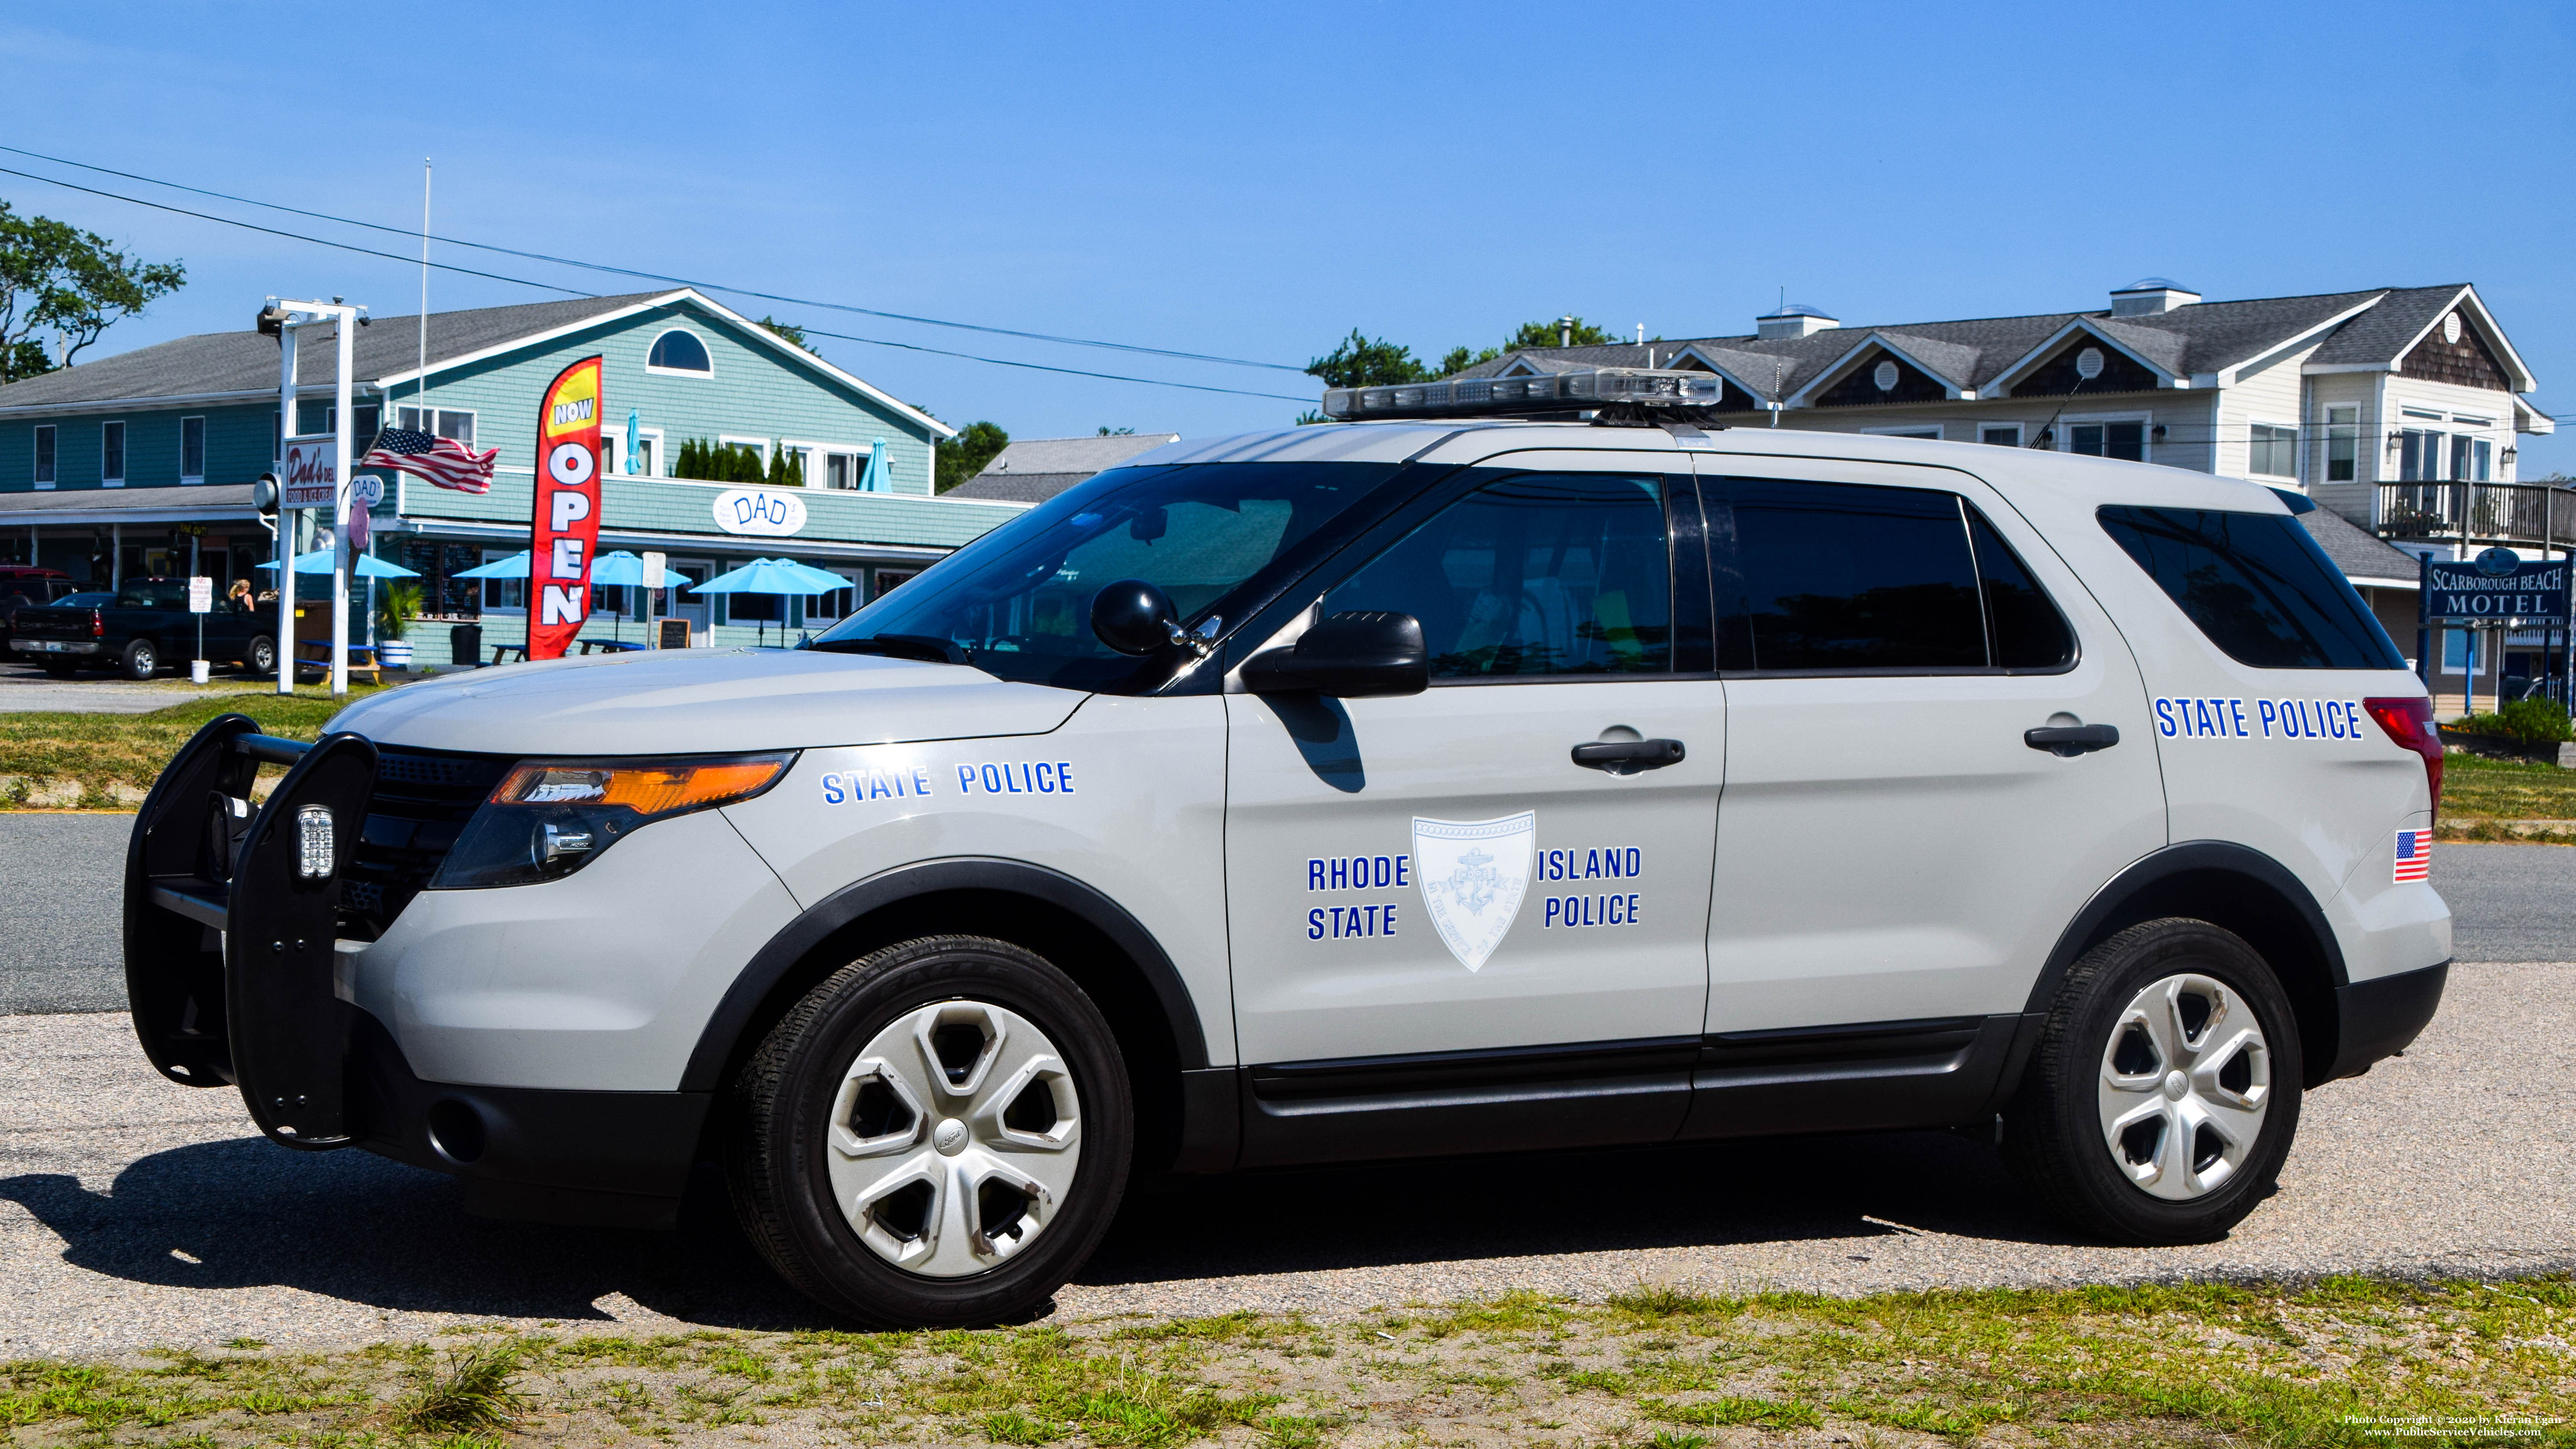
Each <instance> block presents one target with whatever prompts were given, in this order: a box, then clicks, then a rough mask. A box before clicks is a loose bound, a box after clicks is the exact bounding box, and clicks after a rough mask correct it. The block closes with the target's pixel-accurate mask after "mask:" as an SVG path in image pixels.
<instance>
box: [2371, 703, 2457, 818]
mask: <svg viewBox="0 0 2576 1449" xmlns="http://www.w3.org/2000/svg"><path fill="white" fill-rule="evenodd" d="M2361 707H2362V708H2363V709H2366V710H2368V711H2370V717H2371V718H2372V719H2375V720H2377V721H2379V727H2380V728H2381V729H2383V730H2386V731H2388V737H2389V738H2390V739H2392V740H2395V741H2396V742H2397V743H2398V744H2399V745H2400V746H2402V747H2404V748H2406V749H2410V750H2413V751H2414V752H2415V753H2417V754H2419V755H2422V756H2423V757H2424V783H2425V784H2427V785H2430V786H2431V787H2433V814H2434V816H2435V818H2436V819H2438V818H2440V816H2441V813H2442V736H2441V734H2440V733H2439V732H2438V731H2436V730H2435V729H2434V728H2433V701H2431V700H2429V699H2419V698H2406V699H2365V700H2363V701H2362V702H2361Z"/></svg>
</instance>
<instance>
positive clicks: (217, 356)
mask: <svg viewBox="0 0 2576 1449" xmlns="http://www.w3.org/2000/svg"><path fill="white" fill-rule="evenodd" d="M295 336H296V383H297V386H296V395H297V402H296V417H295V419H294V426H293V429H292V431H293V432H294V433H297V434H307V433H324V432H329V431H330V430H331V429H332V428H333V427H335V426H336V423H337V419H336V418H335V416H334V415H333V407H334V392H335V388H336V382H337V379H336V378H335V377H334V375H333V369H334V365H335V357H336V351H337V346H338V341H337V338H336V336H335V335H334V329H333V328H332V327H331V326H330V325H328V324H323V325H317V326H310V327H304V328H300V329H298V330H297V332H296V334H295ZM354 341H355V356H356V367H355V369H354V371H355V373H356V378H355V382H354V389H353V392H352V399H353V401H352V412H353V413H354V414H355V416H354V419H353V423H354V428H355V437H356V440H357V444H358V449H359V451H360V452H361V453H363V452H364V450H365V446H366V443H367V441H368V440H369V439H370V438H371V437H373V435H374V434H375V432H376V430H377V428H378V427H380V426H381V427H395V426H400V427H407V428H420V429H423V430H426V431H429V432H434V433H437V434H439V435H441V436H444V437H450V438H454V439H456V440H458V441H459V442H462V443H466V444H468V445H470V446H471V447H473V448H474V449H475V450H476V451H477V452H481V451H483V450H485V449H498V450H499V454H500V456H499V458H498V459H497V460H496V468H495V472H494V476H493V480H492V491H491V492H490V493H488V494H470V493H460V492H456V491H453V490H449V489H444V488H437V487H433V486H431V485H430V484H428V483H426V482H423V481H422V480H420V479H417V478H413V477H410V476H408V475H405V474H400V473H394V472H391V471H389V470H376V469H363V468H362V469H358V470H356V471H358V472H360V473H362V474H364V473H371V472H372V473H376V474H377V476H380V477H382V478H383V479H384V481H385V488H384V500H383V502H382V503H380V504H379V505H378V506H377V507H376V509H375V510H374V512H373V513H372V515H371V517H370V522H371V524H372V531H373V533H374V539H373V541H372V544H373V550H374V552H375V554H376V556H377V557H379V558H381V559H384V560H386V561H388V562H392V563H398V564H400V565H402V566H403V567H405V568H409V569H412V570H414V571H415V572H417V573H419V574H420V575H421V576H422V577H421V579H420V580H419V583H420V585H421V588H422V590H423V594H424V602H423V608H424V611H425V615H426V617H424V618H423V619H422V620H421V621H420V622H418V623H416V624H415V625H414V627H413V628H412V630H411V633H410V637H411V638H412V640H413V641H414V643H415V644H416V645H417V647H418V649H419V651H420V652H419V657H420V658H421V660H422V661H423V662H424V663H427V664H445V663H449V662H451V660H450V656H449V652H448V651H449V645H450V638H451V632H452V631H451V630H450V629H449V628H448V627H446V626H448V625H450V624H455V623H478V624H480V625H481V626H482V642H483V644H484V647H485V652H484V655H483V657H484V658H485V659H486V660H487V661H488V660H489V659H490V657H491V655H490V648H491V646H493V645H495V644H500V645H511V644H518V643H521V642H524V640H525V638H526V619H527V597H528V596H527V583H526V581H525V580H524V579H495V580H477V579H464V578H458V577H457V575H458V574H460V573H462V572H464V571H465V570H467V569H471V568H474V567H477V566H478V565H481V564H485V563H489V562H494V561H497V560H500V559H504V558H507V557H509V556H510V555H512V554H515V553H518V552H520V551H522V550H524V549H525V548H527V546H528V510H529V504H530V496H531V493H532V491H533V485H534V463H535V437H536V426H537V416H536V414H537V404H538V400H539V398H540V397H541V396H542V394H543V393H544V391H545V388H546V385H547V384H548V383H549V382H551V381H553V379H554V377H555V375H556V374H557V373H558V372H560V371H562V370H563V368H564V367H565V366H567V365H568V364H570V363H573V362H575V361H578V360H579V359H581V358H584V357H588V356H591V355H593V354H599V355H601V356H603V357H605V358H606V360H607V361H606V371H605V374H604V378H603V388H604V390H605V394H606V396H605V400H604V401H605V409H604V423H605V426H604V428H603V430H602V431H603V439H604V445H605V454H606V456H605V459H604V462H605V466H606V476H605V480H604V482H603V485H602V514H601V522H600V532H599V547H600V550H601V552H603V553H605V552H608V551H611V550H615V549H626V550H630V551H633V552H636V553H643V552H648V551H651V552H659V553H662V554H664V555H666V556H667V557H668V559H669V561H670V563H669V567H670V570H671V573H672V574H673V575H674V576H675V579H677V580H681V581H701V582H702V581H704V580H706V579H708V578H710V577H712V576H714V575H715V574H718V573H722V572H724V571H725V570H727V569H731V568H734V567H736V566H738V565H740V564H744V563H747V562H749V561H750V560H752V559H753V558H793V559H795V560H796V561H798V562H800V563H804V564H809V565H812V566H814V567H816V568H821V569H824V570H827V571H829V572H832V573H835V574H838V575H840V576H841V577H842V578H844V579H847V580H848V581H849V586H848V587H847V588H846V589H842V590H838V591H835V592H831V593H825V594H818V595H815V596H813V597H810V598H777V597H772V596H769V595H762V594H732V595H691V594H689V593H687V592H686V591H685V590H684V589H680V588H672V589H668V590H665V591H664V592H663V593H662V594H661V595H660V596H659V598H658V599H656V600H652V601H647V600H644V599H642V598H640V597H639V595H640V594H641V593H642V591H641V590H639V589H627V588H600V589H595V590H593V591H592V601H591V602H592V613H591V621H590V623H589V625H588V626H587V627H586V628H585V629H584V630H583V637H584V638H598V639H610V638H616V637H622V638H624V639H625V640H627V641H629V642H635V641H638V640H640V639H641V638H642V637H643V630H642V628H641V625H640V620H641V618H642V617H643V612H644V609H645V606H646V604H647V603H648V602H649V603H651V604H652V606H653V607H652V613H653V614H655V615H656V616H659V617H666V618H667V617H680V618H685V619H687V620H688V621H689V624H690V637H691V642H692V643H693V644H700V645H731V644H736V643H743V644H748V643H751V642H753V641H754V640H755V639H758V638H761V637H766V638H767V639H768V640H770V641H771V642H776V641H778V640H779V639H780V638H781V637H782V633H783V635H784V637H785V638H787V639H788V640H790V641H792V640H793V639H794V638H795V637H796V636H797V635H798V634H799V633H800V632H808V631H812V630H817V629H821V628H823V627H826V626H828V625H830V624H831V623H833V622H834V621H836V620H838V619H839V618H841V617H842V616H843V615H845V614H847V613H848V612H849V611H851V610H853V609H855V608H857V607H858V606H859V605H860V604H862V603H864V602H866V601H868V600H870V599H873V598H874V597H876V596H877V595H878V594H880V593H882V592H884V591H885V590H887V589H890V588H893V587H895V586H897V585H899V584H901V583H902V582H903V581H904V580H906V579H909V578H910V577H912V576H913V575H914V574H916V573H918V572H920V571H921V570H922V569H923V568H925V567H927V566H928V565H929V564H930V563H931V562H932V561H934V560H936V559H938V558H940V557H941V556H943V555H945V554H946V553H948V552H949V551H951V550H953V549H955V548H957V547H958V546H959V545H961V544H964V543H966V542H968V541H969V540H972V539H974V538H976V537H977V536H979V535H981V534H982V533H984V532H985V531H986V530H987V529H990V528H993V527H994V526H996V525H998V524H1000V523H1001V522H1002V521H1003V520H1005V519H1007V518H1010V517H1012V516H1013V515H1015V514H1017V513H1019V512H1020V511H1022V510H1023V509H1025V508H1027V507H1028V506H1029V505H1028V504H1026V503H1024V502H1017V501H1011V500H1002V499H970V498H941V497H936V496H934V495H933V488H932V474H933V470H932V449H933V444H934V442H935V441H937V440H938V439H942V438H946V437H950V436H953V435H954V430H953V429H951V428H949V427H948V426H947V425H945V424H943V423H941V422H940V421H939V420H938V419H936V418H933V417H931V416H930V415H929V414H927V413H924V412H922V411H920V410H919V409H917V408H914V407H911V406H908V405H906V404H905V403H903V402H900V401H898V400H897V399H895V398H894V397H892V396H890V395H889V394H887V393H886V392H884V391H883V390H881V389H879V388H877V387H875V386H873V385H871V384H870V383H868V382H866V381H865V380H863V379H861V378H858V377H855V376H853V375H851V374H850V373H848V372H845V371H843V370H841V369H840V368H838V367H835V366H833V365H832V364H831V363H829V362H827V361H825V360H824V359H822V358H820V357H817V356H815V355H814V354H813V353H810V352H808V351H806V350H805V349H803V348H801V347H798V346H796V345H795V344H794V343H792V342H789V341H787V340H786V339H784V338H782V337H779V336H777V335H776V334H774V333H772V332H770V331H769V330H768V329H766V328H764V327H761V326H760V325H758V324H757V323H755V322H752V321H751V320H749V319H747V318H745V317H743V316H741V315H740V314H738V313H736V312H734V311H732V310H730V309H728V308H726V307H724V306H722V305H720V304H718V303H716V302H714V301H712V300H710V299H708V298H706V297H704V296H701V295H700V294H698V293H697V292H695V291H690V290H686V289H682V290H676V291H667V292H652V293H636V294H633V295H628V296H619V297H597V298H584V299H581V300H578V301H564V302H538V303H532V304H529V305H525V306H516V307H486V308H478V309H475V310H471V311H459V312H437V313H432V314H431V315H430V317H429V319H428V338H427V355H428V362H427V366H426V368H424V367H423V366H422V364H421V360H420V359H421V351H422V337H421V334H420V319H419V318H417V317H382V318H377V319H376V320H375V321H374V322H373V323H372V324H371V325H369V326H366V327H362V328H359V329H358V331H357V333H356V337H355V339H354ZM279 346H280V343H279V341H278V339H277V338H275V337H270V336H263V335H261V334H260V333H259V332H258V331H257V330H255V329H252V328H245V329H244V330H242V331H239V332H217V333H208V334H205V335H202V336H196V337H182V338H179V339H177V340H175V341H171V342H164V343H161V344H158V345H156V346H151V347H143V348H137V349H135V350H134V351H131V352H126V353H120V354H117V355H115V356H111V357H105V358H101V359H99V360H97V361H94V362H84V363H81V364H80V365H78V366H76V367H71V368H66V369H64V370H62V371H60V372H54V373H49V374H46V375H45V376H42V377H35V378H30V379H27V380H26V381H23V382H18V383H14V384H11V385H9V386H7V387H0V562H12V563H25V562H34V563H38V564H42V565H44V566H46V567H49V568H57V569H61V570H63V571H64V572H66V573H68V574H70V575H71V576H72V577H74V578H77V579H82V580H85V581H88V582H90V583H93V584H96V585H98V586H100V587H102V588H104V587H108V586H110V585H112V584H113V583H115V582H118V581H120V580H122V579H125V578H132V577H144V576H153V575H162V576H169V575H180V574H185V573H186V572H187V571H188V569H189V567H190V560H191V557H192V556H193V557H194V558H195V559H196V561H197V562H196V567H197V568H198V570H199V571H200V572H202V573H206V574H209V575H211V576H213V578H214V579H215V583H216V589H217V591H218V592H219V593H220V592H221V591H222V590H223V589H224V588H225V587H226V586H228V585H229V584H230V582H231V581H232V580H233V579H236V578H245V577H247V578H250V579H252V580H254V581H255V582H256V583H258V584H259V585H260V586H262V587H265V581H266V578H267V575H268V573H270V572H273V571H256V572H255V571H254V570H255V569H256V566H257V565H258V564H260V563H262V562H264V561H267V560H269V559H272V558H274V557H275V544H274V541H273V540H274V537H275V535H274V534H273V532H272V531H271V529H270V526H269V521H268V520H265V519H263V518H262V516H261V515H260V513H259V512H258V510H257V509H256V508H255V507H254V506H253V504H252V502H251V485H252V483H253V482H254V481H255V480H256V479H257V478H258V477H259V475H260V474H262V473H264V472H267V471H269V470H270V469H271V468H272V467H274V466H275V464H274V459H275V457H276V455H277V453H278V440H279V436H280V422H281V420H280V418H279V416H278V397H279V361H280V359H279ZM630 415H631V423H632V426H631V428H630ZM630 432H631V434H632V443H631V446H630V442H629V437H630ZM693 439H694V440H699V441H701V442H703V443H705V444H708V445H710V446H712V447H716V448H731V449H737V450H741V451H743V452H745V453H748V454H750V455H751V456H752V457H753V459H755V460H756V461H758V462H759V463H760V464H761V465H763V468H764V470H766V468H767V466H768V465H769V464H770V463H771V462H772V461H773V460H777V459H780V457H781V454H782V453H784V454H785V455H787V457H789V458H792V459H793V460H794V461H795V462H796V464H797V465H798V470H799V472H800V473H801V476H802V486H801V487H798V488H796V489H795V490H793V502H795V503H801V504H802V505H803V506H802V508H801V509H797V508H794V507H787V508H778V507H771V508H767V509H760V510H743V509H720V508H719V507H718V503H719V500H720V499H722V498H724V496H725V495H726V494H727V492H728V490H732V489H737V488H746V487H758V488H763V489H767V490H769V491H772V492H785V491H788V490H785V489H780V488H775V487H773V485H770V484H766V483H763V484H747V483H729V482H703V481H698V480H693V479H689V478H683V477H678V476H675V474H676V471H677V470H676V468H675V463H676V461H677V459H678V457H679V455H680V449H681V445H682V444H683V443H685V442H688V441H690V440H693ZM872 459H879V460H881V462H882V466H881V467H877V468H874V469H872V468H871V467H870V462H871V460H872ZM700 471H716V470H714V469H701V470H700ZM745 512H754V513H762V514H766V515H768V517H767V519H766V520H763V519H759V518H754V519H752V520H750V521H748V522H747V523H746V521H745V520H744V519H743V517H742V515H743V514H744V513H745ZM800 514H801V522H797V521H796V520H797V518H798V516H799V515H800ZM781 515H784V517H785V519H786V523H784V524H782V523H780V522H779V521H777V520H778V519H779V518H780V516H781ZM291 516H292V515H291ZM296 522H297V526H298V527H299V529H300V530H301V536H300V537H299V538H298V540H297V542H298V546H299V547H300V548H301V547H311V546H312V542H311V540H312V531H313V529H314V528H315V527H316V525H317V524H320V525H322V526H326V527H327V525H328V518H327V517H326V516H322V515H319V514H311V513H308V514H304V515H302V516H301V517H298V518H296ZM745 527H752V528H758V529H760V530H761V531H760V532H757V533H753V532H743V531H738V530H741V529H743V528H745ZM192 550H193V554H192ZM299 584H300V590H299V592H300V593H302V594H306V595H317V594H318V595H319V596H324V597H327V594H328V588H329V581H328V579H327V578H314V577H307V578H305V579H302V580H299ZM361 637H363V635H361ZM453 662H457V663H462V662H465V661H462V660H456V661H453Z"/></svg>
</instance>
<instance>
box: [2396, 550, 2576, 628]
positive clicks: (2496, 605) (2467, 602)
mask: <svg viewBox="0 0 2576 1449" xmlns="http://www.w3.org/2000/svg"><path fill="white" fill-rule="evenodd" d="M2567 584H2568V565H2567V561H2566V560H2564V559H2557V560H2552V561H2549V562H2546V563H2525V562H2522V561H2520V560H2518V559H2515V558H2514V557H2513V556H2512V555H2511V554H2508V553H2506V552H2505V551H2504V550H2502V549H2490V550H2488V551H2487V552H2486V553H2484V554H2481V555H2479V556H2478V557H2477V558H2476V559H2474V560H2454V559H2429V558H2428V559H2426V560H2424V579H2423V585H2424V592H2423V598H2424V617H2425V619H2426V620H2427V621H2431V620H2436V619H2444V620H2470V619H2478V620H2497V621H2501V620H2505V619H2532V620H2543V619H2545V620H2550V621H2553V622H2555V621H2558V620H2562V619H2565V618H2566V617H2567Z"/></svg>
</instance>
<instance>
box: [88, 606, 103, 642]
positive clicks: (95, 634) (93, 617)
mask: <svg viewBox="0 0 2576 1449" xmlns="http://www.w3.org/2000/svg"><path fill="white" fill-rule="evenodd" d="M89 637H91V638H93V639H104V638H106V637H107V616H106V615H104V614H101V613H100V612H99V611H98V610H96V609H92V610H90V611H89Z"/></svg>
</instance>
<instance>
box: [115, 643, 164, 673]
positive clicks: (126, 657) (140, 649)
mask: <svg viewBox="0 0 2576 1449" xmlns="http://www.w3.org/2000/svg"><path fill="white" fill-rule="evenodd" d="M160 667H161V651H160V650H159V649H157V648H155V647H153V643H152V641H151V640H149V639H137V640H135V641H134V642H133V643H131V644H128V645H126V646H125V653H124V654H123V655H121V656H119V658H118V660H117V668H118V669H120V670H122V671H124V674H125V677H126V678H128V679H138V680H139V679H150V678H151V677H152V676H153V674H154V672H155V671H157V670H159V669H160Z"/></svg>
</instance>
